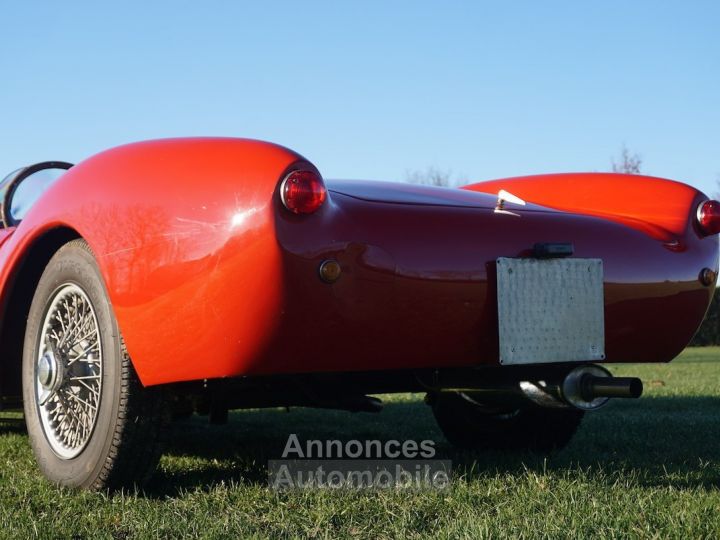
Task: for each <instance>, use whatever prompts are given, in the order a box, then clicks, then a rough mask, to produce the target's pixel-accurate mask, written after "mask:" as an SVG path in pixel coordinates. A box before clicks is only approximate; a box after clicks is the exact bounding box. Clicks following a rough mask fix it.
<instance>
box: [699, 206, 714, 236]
mask: <svg viewBox="0 0 720 540" xmlns="http://www.w3.org/2000/svg"><path fill="white" fill-rule="evenodd" d="M697 220H698V225H700V230H701V231H702V232H703V234H704V235H705V236H710V235H712V234H718V233H720V202H718V201H705V202H704V203H701V204H700V206H698V210H697Z"/></svg>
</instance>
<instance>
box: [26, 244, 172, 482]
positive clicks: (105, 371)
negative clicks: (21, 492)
mask: <svg viewBox="0 0 720 540" xmlns="http://www.w3.org/2000/svg"><path fill="white" fill-rule="evenodd" d="M61 295H62V296H61ZM83 295H84V296H83ZM73 302H74V303H73ZM88 305H89V306H90V307H91V309H89V308H88ZM68 306H74V308H70V307H68ZM78 306H81V307H78ZM51 310H52V312H51ZM77 313H82V315H80V316H78V315H76V314H77ZM88 313H90V315H92V316H90V315H87V314H88ZM64 314H67V317H68V318H67V319H63V320H65V321H66V323H65V325H64V326H62V325H61V323H60V319H62V318H63V316H64ZM55 315H57V316H58V317H60V318H55ZM71 316H72V317H74V318H72V320H71ZM46 317H47V321H46ZM78 321H81V323H82V324H81V323H79V322H78ZM66 328H67V331H66V330H65V329H66ZM71 329H72V332H71ZM79 334H83V335H84V336H83V337H84V338H86V339H85V340H84V341H83V340H82V338H80V337H78V335H79ZM50 336H52V337H50ZM58 336H70V337H62V339H61V338H60V337H58ZM87 336H90V337H87ZM69 341H73V342H74V343H78V344H77V345H75V346H74V348H69V343H68V342H69ZM58 345H60V346H58ZM41 346H42V347H43V350H44V351H45V352H44V354H43V355H42V356H41V355H40V347H41ZM65 348H67V349H68V350H67V351H66V350H65ZM78 348H79V349H81V352H78ZM88 350H92V351H94V352H86V351H88ZM95 352H96V353H97V354H95ZM49 353H51V354H49ZM83 354H85V356H84V357H83V356H82V355H83ZM73 355H74V356H73ZM95 356H97V358H95ZM56 357H57V358H56ZM43 362H44V365H43V366H42V367H43V369H40V365H41V364H42V363H43ZM48 366H49V367H48ZM48 373H50V375H48ZM80 379H82V381H80ZM48 380H53V381H54V383H53V384H52V385H50V383H48V382H47V381H48ZM22 382H23V384H22V386H23V400H24V409H25V421H26V423H27V428H28V434H29V437H30V444H31V446H32V449H33V452H34V454H35V457H36V459H37V462H38V465H39V467H40V470H41V471H42V472H43V474H44V475H45V476H46V477H47V478H48V479H49V480H50V481H51V482H53V483H56V484H59V485H64V486H69V487H81V488H88V489H92V490H102V489H110V490H116V489H121V488H132V487H140V486H142V485H143V483H144V482H145V481H146V480H147V479H148V478H149V477H150V476H151V474H152V473H153V471H154V470H155V468H156V466H157V461H158V459H159V457H160V452H161V449H162V443H163V440H164V438H165V433H166V425H167V421H168V414H167V412H166V407H165V404H164V400H163V396H162V390H161V389H159V388H153V387H150V388H144V387H143V386H142V385H141V383H140V381H139V380H138V378H137V375H136V374H135V371H134V369H133V366H132V364H131V362H130V358H129V357H128V354H127V352H126V350H125V345H124V343H123V341H122V337H121V335H120V331H119V329H118V324H117V321H116V320H115V316H114V314H113V310H112V307H111V305H110V303H109V300H108V297H107V293H106V291H105V286H104V282H103V279H102V277H101V274H100V271H99V269H98V267H97V264H96V263H95V259H94V257H93V255H92V253H91V251H90V249H89V247H88V246H87V244H86V243H85V242H84V241H82V240H74V241H72V242H69V243H68V244H66V245H65V246H63V247H62V248H61V249H59V250H58V252H57V253H56V254H55V255H54V256H53V258H52V259H51V260H50V262H49V263H48V265H47V267H46V268H45V271H44V272H43V274H42V277H41V278H40V282H39V283H38V286H37V289H36V291H35V295H34V297H33V301H32V305H31V307H30V313H29V316H28V322H27V329H26V332H25V343H24V351H23V366H22ZM98 385H99V387H98ZM93 389H94V390H93ZM83 392H84V393H83ZM70 394H74V395H75V396H76V397H73V396H72V395H70ZM46 396H50V397H46ZM71 398H72V399H71ZM40 401H44V402H43V403H40ZM93 404H94V405H95V407H94V408H93V406H92V405H93ZM71 413H72V414H71ZM77 418H82V419H84V420H85V422H84V425H85V426H88V429H85V430H82V429H81V428H79V427H78V426H79V425H80V423H81V422H80V421H79V420H77ZM63 419H65V420H63ZM67 419H70V420H67ZM63 422H64V423H63ZM58 426H59V427H58ZM73 426H75V427H74V428H73ZM63 428H66V429H63ZM83 441H84V442H83ZM81 443H82V444H81ZM74 454H76V455H74Z"/></svg>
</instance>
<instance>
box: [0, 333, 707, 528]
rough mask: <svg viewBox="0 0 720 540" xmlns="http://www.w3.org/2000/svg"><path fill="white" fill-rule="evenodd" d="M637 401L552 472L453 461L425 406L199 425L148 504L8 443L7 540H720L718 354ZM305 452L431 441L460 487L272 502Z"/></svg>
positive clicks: (177, 447) (593, 427)
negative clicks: (298, 450)
mask: <svg viewBox="0 0 720 540" xmlns="http://www.w3.org/2000/svg"><path fill="white" fill-rule="evenodd" d="M614 371H615V372H616V374H622V375H638V376H640V377H641V378H642V379H643V381H644V383H645V389H646V390H645V396H644V397H643V398H642V399H641V400H639V401H616V402H614V403H611V404H610V405H609V406H608V407H606V408H605V409H603V410H601V411H599V412H596V413H593V414H590V415H588V416H587V417H586V419H585V421H584V423H583V425H582V427H581V428H580V431H579V432H578V434H577V436H576V438H575V439H574V441H573V443H572V444H571V445H570V446H569V447H568V448H567V449H566V450H564V451H562V452H559V453H557V454H556V455H553V456H551V457H548V458H543V457H539V456H535V455H532V454H521V455H510V454H499V453H498V454H480V455H472V454H466V453H459V452H455V451H454V450H452V449H451V448H450V447H448V446H447V444H446V443H445V442H444V439H443V438H442V436H441V434H440V433H439V432H438V430H437V428H436V427H435V424H434V421H433V418H432V416H431V413H430V411H429V410H428V408H427V407H426V406H425V405H424V404H423V403H422V399H421V396H417V395H403V396H396V397H392V398H390V401H389V403H388V405H387V407H386V409H385V411H383V412H382V413H381V414H379V415H371V414H365V413H359V414H351V413H342V412H332V411H316V410H305V409H296V410H291V411H290V412H285V411H281V410H269V411H247V412H240V413H235V414H233V415H232V417H231V423H230V424H229V425H227V426H221V427H215V426H209V425H208V424H207V423H206V421H204V419H201V418H197V417H195V418H193V419H190V420H188V421H184V422H181V423H178V424H176V428H177V429H176V435H175V437H174V440H173V442H172V444H171V446H170V447H169V448H168V450H167V452H166V454H165V455H164V456H163V458H162V461H161V464H160V469H159V471H158V474H157V475H156V477H155V479H154V481H153V482H152V484H151V485H150V486H149V488H148V490H147V491H146V492H145V493H144V494H117V495H114V496H107V495H103V494H96V493H83V492H74V491H70V490H64V489H57V488H55V487H52V486H50V485H48V484H47V483H46V482H45V481H44V480H43V479H42V478H41V476H40V475H39V473H38V472H37V470H36V468H35V465H34V462H33V457H32V453H31V451H30V448H29V445H28V440H27V435H26V434H25V433H24V432H23V431H21V430H18V429H17V428H15V429H13V428H5V429H2V430H0V460H1V461H2V463H1V464H0V536H3V537H18V538H22V537H34V536H39V537H52V538H56V537H61V538H62V537H65V538H71V537H86V536H88V537H89V536H92V537H107V538H126V537H130V538H132V537H168V536H179V535H186V534H187V535H193V536H200V537H220V536H225V537H247V536H259V537H266V536H271V537H278V536H280V537H285V536H287V537H306V536H309V537H317V538H338V537H351V538H353V537H357V538H364V537H380V538H385V537H388V538H392V537H399V538H406V537H410V538H413V537H424V536H431V537H439V538H443V537H447V538H456V537H468V538H471V537H487V536H493V537H553V538H555V537H561V538H562V537H572V538H581V537H587V536H594V537H602V538H607V537H610V538H612V537H628V536H630V537H650V538H653V537H662V538H665V537H671V538H687V537H694V538H696V537H714V538H717V537H718V536H720V348H718V347H715V348H706V349H688V350H687V351H686V352H685V353H684V354H683V355H682V357H681V359H679V360H677V361H675V362H673V363H672V364H669V365H648V366H639V365H626V366H621V367H617V368H614ZM289 433H297V434H298V435H299V437H300V438H301V440H302V439H303V438H313V439H325V438H341V439H346V440H347V439H352V438H357V439H378V438H379V439H401V438H413V439H423V438H430V439H434V440H437V441H438V450H439V456H438V457H440V458H445V459H451V460H452V461H453V463H454V473H455V475H456V477H455V478H454V482H453V484H452V486H451V488H450V489H449V490H447V491H415V492H408V491H379V492H338V491H328V490H312V491H309V490H308V491H299V492H290V493H275V492H273V491H271V490H269V489H268V488H267V487H266V477H265V475H266V472H265V467H266V462H267V460H268V459H270V458H276V457H279V455H280V452H281V450H282V448H283V446H284V443H285V440H286V438H287V435H288V434H289Z"/></svg>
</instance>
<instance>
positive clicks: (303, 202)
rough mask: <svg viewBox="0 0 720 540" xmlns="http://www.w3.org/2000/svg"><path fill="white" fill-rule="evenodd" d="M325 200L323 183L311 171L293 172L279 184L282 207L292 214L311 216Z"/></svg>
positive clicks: (325, 193)
mask: <svg viewBox="0 0 720 540" xmlns="http://www.w3.org/2000/svg"><path fill="white" fill-rule="evenodd" d="M326 198H327V190H326V189H325V183H324V182H323V180H322V178H320V175H319V174H317V173H315V172H313V171H293V172H291V173H290V174H288V175H287V176H286V177H285V179H284V180H283V181H282V183H281V184H280V199H281V200H282V203H283V206H285V208H287V209H288V210H290V211H291V212H293V213H294V214H312V213H313V212H315V211H317V210H318V208H320V207H321V206H322V205H323V203H324V202H325V199H326Z"/></svg>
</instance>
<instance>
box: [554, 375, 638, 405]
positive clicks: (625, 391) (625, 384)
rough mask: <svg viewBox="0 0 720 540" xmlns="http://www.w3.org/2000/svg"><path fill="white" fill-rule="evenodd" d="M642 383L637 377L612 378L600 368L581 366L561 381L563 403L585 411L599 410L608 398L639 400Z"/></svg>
mask: <svg viewBox="0 0 720 540" xmlns="http://www.w3.org/2000/svg"><path fill="white" fill-rule="evenodd" d="M642 393H643V383H642V381H641V380H640V379H638V378H637V377H613V376H612V374H611V373H610V372H609V371H608V370H607V369H605V368H604V367H600V366H595V365H591V366H581V367H578V368H575V369H574V370H572V371H571V372H570V373H569V374H568V375H567V376H566V377H565V380H564V381H563V384H562V394H563V398H564V399H565V401H566V402H567V403H568V404H570V405H572V406H573V407H576V408H578V409H582V410H585V411H590V410H594V409H599V408H600V407H602V406H603V405H605V404H606V403H607V402H608V400H609V399H610V398H639V397H640V396H641V395H642Z"/></svg>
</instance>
